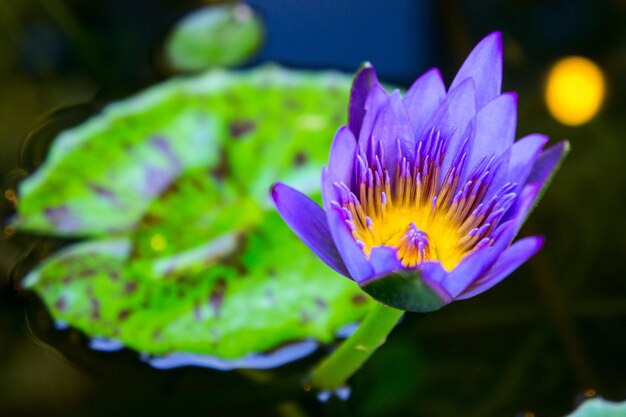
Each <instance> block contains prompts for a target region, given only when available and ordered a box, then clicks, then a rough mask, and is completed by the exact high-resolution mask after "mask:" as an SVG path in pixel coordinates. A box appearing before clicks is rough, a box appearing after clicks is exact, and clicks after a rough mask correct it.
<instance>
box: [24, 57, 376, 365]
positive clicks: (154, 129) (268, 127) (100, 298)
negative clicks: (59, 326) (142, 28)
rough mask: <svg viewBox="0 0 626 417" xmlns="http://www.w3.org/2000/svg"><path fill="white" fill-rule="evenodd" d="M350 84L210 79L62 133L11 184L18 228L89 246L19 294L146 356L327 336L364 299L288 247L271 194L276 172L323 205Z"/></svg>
mask: <svg viewBox="0 0 626 417" xmlns="http://www.w3.org/2000/svg"><path fill="white" fill-rule="evenodd" d="M349 89H350V78H349V77H347V76H344V75H340V74H337V73H331V72H328V73H307V72H299V71H289V70H284V69H281V68H277V67H264V68H259V69H255V70H251V71H247V72H241V73H229V72H224V71H213V72H210V73H207V74H205V75H203V76H200V77H195V78H185V79H178V80H172V81H169V82H166V83H164V84H162V85H159V86H156V87H154V88H152V89H150V90H148V91H146V92H144V93H141V94H139V95H137V96H136V97H133V98H130V99H127V100H125V101H122V102H119V103H115V104H113V105H111V106H109V107H108V108H107V109H105V111H104V112H103V113H102V114H100V115H97V116H95V117H93V118H92V119H91V120H89V121H87V122H85V123H84V124H82V125H80V126H78V127H76V128H74V129H71V130H69V131H66V132H64V133H62V134H61V135H60V136H59V137H58V138H57V140H56V141H55V142H54V144H53V146H52V149H51V151H50V154H49V156H48V158H47V160H46V162H45V163H44V165H43V166H42V167H41V168H40V169H39V171H37V172H36V173H35V174H34V175H33V176H31V177H30V178H28V179H27V180H26V181H24V183H23V184H22V185H21V187H20V190H19V191H20V202H19V206H18V217H17V221H16V224H17V226H18V228H19V230H29V231H33V232H38V233H46V234H52V235H61V236H67V235H71V236H83V237H88V238H95V240H92V241H86V242H83V243H78V244H75V245H73V246H70V247H69V248H67V249H65V250H64V251H62V252H60V253H58V254H56V255H54V256H52V257H50V258H49V259H47V260H45V261H44V262H43V263H42V264H41V265H40V266H39V267H38V268H37V269H36V270H35V271H33V272H32V273H31V274H30V275H29V276H28V277H27V278H26V279H25V280H24V286H25V287H27V288H31V289H33V290H34V291H36V292H37V293H38V294H39V295H40V296H41V297H42V298H43V300H44V302H45V303H46V305H47V306H48V308H49V310H50V312H51V314H52V316H53V317H54V319H55V320H58V321H59V322H63V323H66V324H68V325H70V326H73V327H76V328H78V329H80V330H82V331H83V332H85V333H86V334H87V335H88V336H90V337H93V338H95V340H102V339H106V340H114V341H117V342H119V343H121V344H122V345H124V346H127V347H130V348H132V349H135V350H137V351H139V352H143V353H146V354H149V355H159V356H161V355H166V356H171V355H179V354H190V355H203V357H210V358H217V359H219V360H220V361H231V362H229V363H230V365H228V366H226V367H229V366H230V367H232V366H248V365H249V364H250V363H251V362H249V361H248V362H246V361H245V359H246V358H251V357H254V358H258V355H259V354H268V353H269V354H272V352H276V351H281V352H282V350H281V349H284V348H285V346H286V345H291V344H293V343H297V342H305V343H308V345H307V346H309V347H310V346H311V343H326V342H329V341H331V340H333V339H334V338H335V337H336V335H337V333H338V332H339V331H340V330H341V329H342V328H343V327H344V326H346V325H348V324H351V323H355V322H358V321H359V320H360V319H361V318H362V317H363V316H364V315H365V314H366V312H367V311H368V310H369V308H370V307H371V305H372V303H373V302H372V301H371V300H370V299H369V298H368V297H367V296H365V295H364V294H363V293H362V291H361V290H360V289H359V288H358V286H357V285H356V284H355V283H353V282H351V281H349V280H347V279H345V278H343V277H340V276H338V275H337V274H336V273H335V272H333V271H332V270H331V269H330V268H328V267H327V266H325V265H324V264H323V263H322V262H320V261H319V260H318V259H317V258H316V257H315V255H313V254H312V253H311V252H310V250H309V249H308V248H306V247H305V246H304V244H302V243H301V242H300V241H299V240H298V239H297V238H296V236H295V235H294V234H293V233H292V232H291V231H290V230H289V229H288V228H287V226H286V225H285V224H284V222H283V221H282V220H281V219H280V217H279V216H278V214H277V213H276V212H275V211H274V209H273V207H272V206H271V204H270V203H269V197H268V190H269V187H270V185H271V183H272V182H274V181H276V180H279V179H281V180H284V181H287V182H289V183H291V184H292V185H294V186H297V187H299V188H302V189H305V190H308V191H309V194H312V195H313V196H314V197H317V198H319V183H320V181H319V176H320V169H321V166H322V165H323V164H325V162H326V159H327V152H328V148H329V146H330V142H331V140H332V138H333V136H334V132H335V129H336V127H337V126H338V125H340V124H341V123H343V122H344V120H345V107H346V106H345V104H346V102H347V98H348V94H349ZM152 180H154V181H152ZM178 358H180V356H178ZM242 360H243V361H242ZM246 364H248V365H246ZM155 366H157V365H155ZM158 366H162V364H161V365H158ZM220 366H221V367H222V368H223V367H224V364H223V363H221V365H220Z"/></svg>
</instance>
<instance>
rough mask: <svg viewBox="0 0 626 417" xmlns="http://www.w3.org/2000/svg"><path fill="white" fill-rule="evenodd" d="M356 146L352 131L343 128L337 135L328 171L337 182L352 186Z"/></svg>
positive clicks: (345, 127)
mask: <svg viewBox="0 0 626 417" xmlns="http://www.w3.org/2000/svg"><path fill="white" fill-rule="evenodd" d="M356 146H357V145H356V138H355V137H354V135H353V134H352V131H351V130H350V129H349V128H348V126H343V127H341V128H340V129H339V130H338V131H337V134H335V139H334V140H333V144H332V146H331V148H330V157H329V160H328V171H329V173H330V175H331V176H332V177H333V179H334V180H335V181H340V182H343V183H344V184H346V185H348V186H351V185H352V176H353V173H354V158H355V155H356Z"/></svg>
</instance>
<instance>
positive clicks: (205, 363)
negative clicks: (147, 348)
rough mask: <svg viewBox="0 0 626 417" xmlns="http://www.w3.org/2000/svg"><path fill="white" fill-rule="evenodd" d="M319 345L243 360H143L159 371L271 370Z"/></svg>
mask: <svg viewBox="0 0 626 417" xmlns="http://www.w3.org/2000/svg"><path fill="white" fill-rule="evenodd" d="M318 345H319V344H318V343H317V342H316V341H314V340H306V341H303V342H299V343H293V344H289V345H287V346H284V347H281V348H278V349H276V350H275V351H273V352H270V353H265V354H251V355H248V356H246V357H244V358H241V359H234V360H227V359H222V358H218V357H215V356H204V355H197V354H193V353H172V354H170V355H165V356H143V357H142V359H143V360H144V361H146V362H147V363H149V364H150V365H152V366H153V367H155V368H158V369H172V368H178V367H180V366H200V367H204V368H212V369H217V370H219V371H230V370H233V369H239V368H247V369H271V368H275V367H277V366H281V365H284V364H287V363H289V362H292V361H295V360H297V359H300V358H303V357H305V356H308V355H310V354H311V353H313V352H314V351H315V350H316V349H317V347H318Z"/></svg>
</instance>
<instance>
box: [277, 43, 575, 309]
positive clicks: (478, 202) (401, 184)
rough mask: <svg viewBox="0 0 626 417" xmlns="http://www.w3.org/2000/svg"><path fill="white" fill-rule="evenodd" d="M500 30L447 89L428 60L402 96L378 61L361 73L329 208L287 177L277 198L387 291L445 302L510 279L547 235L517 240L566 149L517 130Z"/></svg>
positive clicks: (396, 299) (341, 266)
mask: <svg viewBox="0 0 626 417" xmlns="http://www.w3.org/2000/svg"><path fill="white" fill-rule="evenodd" d="M501 85H502V38H501V35H500V33H492V34H490V35H489V36H487V37H486V38H484V39H483V40H482V41H481V42H480V43H479V44H478V45H477V46H476V47H475V48H474V50H473V51H472V52H471V54H470V55H469V56H468V58H467V59H466V60H465V62H464V63H463V65H462V66H461V69H460V70H459V72H458V73H457V75H456V77H455V78H454V80H453V81H452V84H451V85H450V88H449V89H448V90H447V91H446V88H445V85H444V83H443V81H442V78H441V74H440V72H439V71H438V70H437V69H431V70H429V71H427V72H426V73H425V74H424V75H422V76H421V77H419V78H418V79H417V81H415V82H414V83H413V85H412V86H411V87H410V88H409V90H408V91H407V92H406V94H405V95H404V96H402V95H401V93H400V92H399V91H398V90H395V91H393V92H392V93H391V94H388V93H387V92H386V91H385V89H384V88H383V87H382V86H381V85H380V83H379V82H378V80H377V77H376V73H375V70H374V68H373V67H372V66H371V65H369V64H365V65H364V66H363V67H362V68H361V69H360V70H359V71H358V73H357V74H356V76H355V79H354V83H353V87H352V92H351V98H350V104H349V115H348V125H347V126H343V127H341V128H340V129H339V130H338V132H337V134H336V136H335V138H334V141H333V144H332V147H331V150H330V158H329V162H328V166H327V167H326V168H324V169H323V171H322V198H323V202H324V209H325V210H324V209H322V208H320V207H319V206H318V205H317V204H316V203H315V202H313V201H312V200H311V199H309V198H308V197H307V196H305V195H304V194H302V193H300V192H298V191H296V190H294V189H292V188H290V187H289V186H287V185H284V184H281V183H277V184H275V185H274V186H273V187H272V198H273V200H274V203H275V205H276V208H277V210H278V212H279V213H280V215H281V216H282V218H283V219H284V220H285V222H286V223H287V224H288V225H289V226H290V227H291V229H293V231H294V232H295V233H296V235H297V236H298V237H299V238H300V239H301V240H302V241H303V242H304V243H306V244H307V245H308V246H309V247H310V248H311V249H312V250H313V251H314V252H315V253H316V254H317V255H318V256H319V257H320V258H321V259H322V261H324V262H326V264H328V265H329V266H330V267H331V268H333V269H334V270H335V271H337V272H339V273H341V274H343V275H345V276H346V277H348V278H350V279H352V280H354V281H356V283H358V285H359V286H360V287H361V288H362V289H363V290H364V291H365V292H366V293H368V294H369V295H371V296H372V297H373V298H375V299H376V300H378V301H379V302H381V303H383V304H386V305H389V306H391V307H395V308H398V309H402V310H406V311H416V312H426V311H433V310H437V309H439V308H441V307H443V306H444V305H446V304H448V303H450V302H452V301H453V300H462V299H467V298H469V297H473V296H475V295H478V294H480V293H482V292H484V291H486V290H488V289H489V288H491V287H493V286H494V285H496V284H497V283H498V282H500V281H501V280H503V279H504V278H505V277H506V276H508V275H509V274H510V273H511V272H513V271H514V270H515V269H516V268H518V267H519V266H520V265H521V264H523V263H524V262H526V261H527V260H528V259H529V258H530V257H531V256H533V255H534V254H535V253H536V252H537V251H539V249H540V248H541V247H542V245H543V238H542V237H539V236H533V237H527V238H524V239H520V240H518V241H516V242H515V243H512V242H513V239H514V237H515V236H516V234H517V232H518V230H519V229H520V227H521V226H522V223H523V222H524V220H525V219H526V217H527V216H528V214H529V212H530V210H531V209H532V208H533V207H534V206H535V204H536V203H537V200H538V198H539V197H540V196H541V194H542V191H543V189H544V188H545V186H546V185H547V183H548V182H549V180H550V178H551V176H552V174H553V173H554V172H555V170H556V169H557V167H558V165H559V163H560V161H561V160H562V158H563V157H564V155H565V154H566V152H567V150H568V144H567V142H565V141H563V142H560V143H558V144H556V145H554V146H553V147H551V148H549V149H545V150H544V146H545V145H546V143H547V141H548V138H547V137H546V136H544V135H541V134H531V135H528V136H526V137H524V138H522V139H520V140H518V141H515V127H516V122H517V95H516V94H515V93H501Z"/></svg>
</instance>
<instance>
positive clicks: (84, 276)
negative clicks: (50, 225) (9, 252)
mask: <svg viewBox="0 0 626 417" xmlns="http://www.w3.org/2000/svg"><path fill="white" fill-rule="evenodd" d="M131 251H132V249H131V243H130V241H128V240H107V241H92V242H85V243H79V244H76V245H74V246H71V247H69V248H67V249H65V250H64V251H62V252H60V253H58V254H56V255H54V256H53V257H51V258H49V259H48V260H47V261H45V262H44V263H43V264H42V265H41V266H40V267H39V268H38V269H36V270H35V271H33V272H32V273H31V274H30V275H29V276H27V277H26V278H25V280H24V282H23V283H24V286H26V287H29V288H32V289H34V290H35V291H37V292H38V293H39V294H40V296H41V297H42V298H43V300H44V301H45V303H46V304H47V306H48V308H49V310H50V311H51V314H52V316H53V317H54V319H55V320H58V321H61V322H64V323H67V324H70V325H71V326H73V327H76V328H79V329H80V330H82V331H83V332H85V333H86V334H87V335H89V336H91V337H95V338H98V339H101V338H104V339H114V340H117V341H119V342H121V343H123V344H124V345H126V346H127V347H130V348H132V349H135V350H137V351H139V352H143V353H147V354H150V355H171V354H174V353H185V354H195V355H206V356H209V357H214V358H219V359H220V360H228V361H235V362H232V363H233V364H238V363H241V364H244V365H241V366H246V365H245V363H246V362H245V361H243V362H242V361H241V360H242V358H243V359H245V358H248V357H254V356H255V354H257V353H262V352H268V351H273V350H275V349H278V348H280V347H281V346H283V345H285V344H289V343H296V342H302V341H309V342H310V341H315V342H323V343H327V342H330V341H332V340H333V339H334V338H335V337H336V335H337V333H338V332H339V330H340V329H342V328H344V327H345V326H346V325H348V324H350V323H354V322H356V321H358V320H360V319H361V318H362V317H363V316H364V314H365V313H366V312H367V311H368V309H369V308H370V307H371V303H372V302H371V301H370V300H369V299H367V298H365V297H364V296H363V294H362V292H361V291H360V290H359V288H358V287H357V286H356V285H355V284H354V283H353V282H351V281H349V280H345V279H337V277H336V276H335V273H334V272H333V271H332V270H330V269H329V268H328V267H326V266H325V265H323V264H322V263H321V262H318V261H317V260H316V259H315V257H313V256H311V255H310V254H309V253H308V250H307V249H306V247H305V246H304V245H303V244H302V243H301V242H300V241H299V240H298V239H297V238H296V237H295V236H294V235H293V234H292V233H291V231H290V230H289V229H287V227H286V226H285V225H284V224H283V222H282V221H281V220H280V219H279V217H278V215H277V214H276V213H274V212H269V213H267V214H266V215H265V216H264V217H263V219H262V220H261V221H259V222H258V224H256V225H255V226H254V227H251V228H250V229H249V230H247V232H246V233H244V234H243V235H242V238H241V239H239V240H238V241H237V242H236V247H235V248H234V249H233V252H232V254H231V256H229V257H227V258H224V259H222V261H221V262H219V263H215V264H214V265H212V266H211V267H207V268H199V269H196V270H193V271H185V272H180V273H172V274H170V275H169V276H168V278H167V279H155V277H154V276H152V275H150V274H142V271H141V269H138V268H130V267H129V263H128V262H127V261H128V257H129V256H130V253H131ZM220 363H222V365H221V366H223V362H220Z"/></svg>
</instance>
